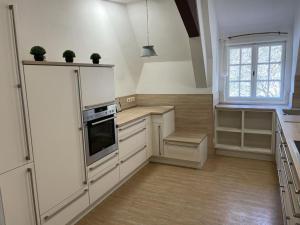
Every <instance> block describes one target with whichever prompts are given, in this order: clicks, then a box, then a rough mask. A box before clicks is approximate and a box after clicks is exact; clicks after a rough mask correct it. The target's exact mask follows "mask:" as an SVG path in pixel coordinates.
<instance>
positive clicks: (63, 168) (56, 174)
mask: <svg viewBox="0 0 300 225" xmlns="http://www.w3.org/2000/svg"><path fill="white" fill-rule="evenodd" d="M24 76H25V83H26V94H27V101H28V113H29V120H30V128H31V136H32V148H33V154H34V159H35V167H36V179H37V191H38V195H39V206H40V213H41V215H42V220H47V218H49V214H52V213H48V211H49V210H50V209H52V208H55V207H57V210H60V208H61V207H62V206H59V204H60V203H61V202H62V201H63V200H65V199H67V198H69V197H70V196H72V195H73V194H74V193H76V192H78V191H80V190H84V189H85V188H86V166H85V163H84V162H85V159H84V146H83V144H84V143H83V139H82V132H83V131H82V128H81V127H82V124H81V110H80V98H79V96H80V95H79V87H78V86H77V85H78V68H77V67H72V66H71V67H69V66H66V67H64V66H32V65H27V66H24ZM72 200H73V199H72ZM70 201H71V200H70Z"/></svg>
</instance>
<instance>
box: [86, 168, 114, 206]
mask: <svg viewBox="0 0 300 225" xmlns="http://www.w3.org/2000/svg"><path fill="white" fill-rule="evenodd" d="M119 179H120V170H119V163H116V164H113V163H111V165H110V166H108V167H107V168H105V169H103V170H102V171H101V172H100V173H98V174H96V175H95V176H94V177H92V178H91V179H90V181H89V191H90V200H91V204H93V203H94V202H96V201H97V200H98V199H100V198H101V197H103V196H104V195H105V194H106V193H107V192H109V191H110V190H111V189H112V188H113V187H114V186H116V185H117V184H118V182H119Z"/></svg>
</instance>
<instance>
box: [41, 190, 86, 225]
mask: <svg viewBox="0 0 300 225" xmlns="http://www.w3.org/2000/svg"><path fill="white" fill-rule="evenodd" d="M88 206H89V196H88V190H87V189H84V190H81V191H80V192H78V193H76V195H74V196H72V197H71V198H69V199H67V200H66V201H65V202H63V203H62V204H60V205H59V206H58V207H55V208H54V209H53V210H50V212H47V213H45V214H44V215H42V216H41V221H42V224H45V225H62V224H67V223H69V222H70V221H71V220H72V219H74V218H75V217H76V216H77V215H79V214H80V213H81V212H83V211H84V210H85V209H86V208H87V207H88Z"/></svg>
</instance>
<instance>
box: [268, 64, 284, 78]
mask: <svg viewBox="0 0 300 225" xmlns="http://www.w3.org/2000/svg"><path fill="white" fill-rule="evenodd" d="M270 80H281V64H278V63H276V64H271V65H270Z"/></svg>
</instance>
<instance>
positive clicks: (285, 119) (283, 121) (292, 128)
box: [276, 108, 300, 180]
mask: <svg viewBox="0 0 300 225" xmlns="http://www.w3.org/2000/svg"><path fill="white" fill-rule="evenodd" d="M276 112H277V116H278V119H279V121H280V125H281V127H282V130H283V133H284V136H285V139H286V142H287V145H288V147H289V150H290V155H291V157H292V160H293V163H294V166H295V169H296V172H297V175H298V178H299V180H300V154H299V152H298V149H297V147H296V145H295V143H294V140H296V141H297V140H299V141H300V119H299V117H300V116H288V115H283V113H282V110H281V109H280V108H278V109H277V110H276Z"/></svg>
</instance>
